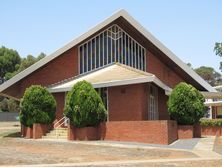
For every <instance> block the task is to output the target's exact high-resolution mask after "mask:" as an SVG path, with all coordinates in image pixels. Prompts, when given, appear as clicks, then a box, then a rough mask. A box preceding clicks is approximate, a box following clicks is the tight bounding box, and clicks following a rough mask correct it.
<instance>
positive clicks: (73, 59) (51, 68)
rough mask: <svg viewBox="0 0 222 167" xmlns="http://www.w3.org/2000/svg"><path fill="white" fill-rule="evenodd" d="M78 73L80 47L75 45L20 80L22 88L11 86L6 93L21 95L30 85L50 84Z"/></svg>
mask: <svg viewBox="0 0 222 167" xmlns="http://www.w3.org/2000/svg"><path fill="white" fill-rule="evenodd" d="M77 74H78V49H77V48H76V47H73V48H72V49H70V50H68V51H66V52H65V53H63V54H62V55H60V56H59V57H57V58H55V59H54V60H52V61H51V62H49V63H47V64H46V65H44V66H43V67H41V68H40V69H38V70H36V71H34V72H33V73H31V74H30V75H28V76H27V77H25V78H24V79H22V80H21V81H19V82H18V86H21V87H20V88H21V89H18V86H17V87H15V88H13V87H9V89H7V90H5V91H4V93H6V94H9V95H12V96H14V95H16V94H19V95H20V97H21V96H23V93H24V91H25V89H26V88H27V87H29V86H30V85H34V84H38V85H42V86H48V85H50V84H53V83H56V82H59V81H61V80H64V79H67V78H70V77H73V76H75V75H77Z"/></svg>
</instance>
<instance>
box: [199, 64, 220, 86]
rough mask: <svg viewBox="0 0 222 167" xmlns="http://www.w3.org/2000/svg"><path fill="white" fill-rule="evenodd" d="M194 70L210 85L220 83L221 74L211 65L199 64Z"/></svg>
mask: <svg viewBox="0 0 222 167" xmlns="http://www.w3.org/2000/svg"><path fill="white" fill-rule="evenodd" d="M195 72H196V73H197V74H198V75H200V76H201V77H202V78H203V79H204V80H205V81H207V82H208V83H209V84H210V85H211V86H216V85H220V84H222V76H221V74H220V73H219V72H216V71H215V70H214V69H213V68H212V67H206V66H201V67H199V68H196V69H195Z"/></svg>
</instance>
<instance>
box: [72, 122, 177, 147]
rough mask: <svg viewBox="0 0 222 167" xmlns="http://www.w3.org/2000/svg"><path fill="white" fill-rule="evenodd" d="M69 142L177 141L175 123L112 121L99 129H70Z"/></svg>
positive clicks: (165, 142)
mask: <svg viewBox="0 0 222 167" xmlns="http://www.w3.org/2000/svg"><path fill="white" fill-rule="evenodd" d="M68 139H69V140H114V141H132V142H143V143H154V144H170V143H172V142H174V141H175V140H177V123H176V122H175V121H170V120H166V121H159V120H158V121H110V122H105V123H101V124H100V125H99V126H98V128H75V127H73V126H69V128H68Z"/></svg>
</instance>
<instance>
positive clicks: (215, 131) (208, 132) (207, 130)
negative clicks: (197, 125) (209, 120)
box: [201, 126, 222, 136]
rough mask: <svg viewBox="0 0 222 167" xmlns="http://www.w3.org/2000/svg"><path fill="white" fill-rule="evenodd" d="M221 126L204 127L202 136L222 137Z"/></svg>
mask: <svg viewBox="0 0 222 167" xmlns="http://www.w3.org/2000/svg"><path fill="white" fill-rule="evenodd" d="M221 129H222V127H221V126H202V127H201V135H205V136H221Z"/></svg>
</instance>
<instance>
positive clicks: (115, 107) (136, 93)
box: [108, 84, 148, 121]
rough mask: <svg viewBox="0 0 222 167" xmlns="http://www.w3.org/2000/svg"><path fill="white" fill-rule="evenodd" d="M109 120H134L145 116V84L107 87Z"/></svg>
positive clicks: (142, 118)
mask: <svg viewBox="0 0 222 167" xmlns="http://www.w3.org/2000/svg"><path fill="white" fill-rule="evenodd" d="M108 101H109V104H108V107H109V121H126V120H128V121H136V120H144V119H145V118H146V117H147V115H146V114H147V108H148V106H147V84H133V85H126V86H115V87H109V88H108Z"/></svg>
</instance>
